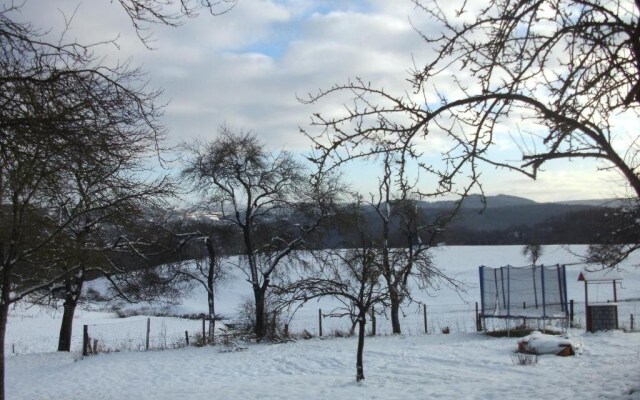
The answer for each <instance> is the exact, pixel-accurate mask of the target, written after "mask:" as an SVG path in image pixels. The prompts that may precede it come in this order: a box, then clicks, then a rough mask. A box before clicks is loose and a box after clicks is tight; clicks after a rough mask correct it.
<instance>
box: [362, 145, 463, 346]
mask: <svg viewBox="0 0 640 400" xmlns="http://www.w3.org/2000/svg"><path fill="white" fill-rule="evenodd" d="M381 158H382V161H381V163H382V167H383V173H382V176H381V177H380V180H379V185H378V193H377V195H373V194H372V195H371V201H370V203H369V204H370V205H371V206H372V207H373V208H374V210H375V212H376V215H377V216H378V217H379V219H380V221H381V230H380V232H379V233H378V234H377V235H376V234H372V238H374V239H375V240H374V243H375V245H376V246H377V247H378V251H379V252H380V254H379V262H380V266H381V271H382V277H383V278H384V281H385V283H386V285H387V290H388V292H389V311H390V317H391V318H390V319H391V327H392V332H393V333H395V334H399V333H402V327H401V325H400V313H401V309H400V308H401V306H402V304H403V303H404V302H405V301H406V300H407V299H410V298H411V291H410V286H409V281H410V279H411V278H413V279H414V280H415V281H416V282H417V284H418V286H419V287H420V288H422V289H425V290H426V289H428V288H429V287H431V286H435V285H437V284H439V283H440V282H445V283H446V284H448V285H452V286H453V287H455V288H456V289H460V286H459V284H458V283H457V282H456V281H455V280H453V279H450V278H447V277H446V276H445V275H444V274H443V273H442V271H440V270H439V269H438V268H436V266H434V265H433V263H432V260H431V256H430V253H429V250H430V248H431V247H432V245H433V243H434V241H435V240H436V238H437V237H438V234H439V233H440V232H441V231H442V230H444V228H445V226H446V224H447V223H448V222H449V221H450V220H451V218H453V215H454V214H455V212H456V209H455V208H453V209H452V210H447V211H446V212H443V213H442V214H441V215H438V216H434V218H433V221H431V222H429V221H428V220H427V219H426V218H425V217H424V215H422V213H421V212H420V210H419V209H418V202H417V201H416V200H415V199H413V198H412V197H414V196H415V193H416V192H417V190H416V189H415V185H412V184H410V182H409V180H408V178H407V177H406V172H405V168H406V163H405V161H404V160H403V159H402V158H400V159H398V157H396V155H395V154H394V153H391V152H387V153H384V154H382V155H381ZM396 235H397V236H400V237H399V238H397V237H395V236H396ZM392 240H393V241H394V242H395V243H399V244H400V247H397V246H396V247H393V246H392V244H391V243H392Z"/></svg>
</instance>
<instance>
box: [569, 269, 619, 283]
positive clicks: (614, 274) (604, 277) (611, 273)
mask: <svg viewBox="0 0 640 400" xmlns="http://www.w3.org/2000/svg"><path fill="white" fill-rule="evenodd" d="M622 279H623V278H622V274H621V273H620V271H616V270H612V269H603V270H599V271H586V270H585V271H582V272H580V275H579V276H578V280H579V281H586V282H598V281H600V282H602V281H621V280H622Z"/></svg>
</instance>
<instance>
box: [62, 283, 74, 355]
mask: <svg viewBox="0 0 640 400" xmlns="http://www.w3.org/2000/svg"><path fill="white" fill-rule="evenodd" d="M77 305H78V302H77V301H76V299H75V298H74V296H73V295H71V294H68V295H67V298H66V300H65V302H64V311H63V313H62V324H61V325H60V336H59V337H58V351H71V333H72V330H73V315H74V314H75V311H76V306H77Z"/></svg>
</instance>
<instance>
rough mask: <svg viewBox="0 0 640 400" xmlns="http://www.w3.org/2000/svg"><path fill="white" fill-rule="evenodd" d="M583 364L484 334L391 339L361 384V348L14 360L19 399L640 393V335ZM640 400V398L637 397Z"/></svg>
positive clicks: (11, 372) (375, 345)
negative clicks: (529, 354)
mask: <svg viewBox="0 0 640 400" xmlns="http://www.w3.org/2000/svg"><path fill="white" fill-rule="evenodd" d="M577 340H579V341H581V342H583V345H584V352H583V354H582V355H580V356H576V357H566V358H563V357H556V356H541V357H540V360H539V362H538V364H537V365H535V366H521V365H514V363H513V362H512V361H511V357H510V355H511V352H513V350H514V349H515V347H516V340H515V339H493V338H487V337H484V336H482V335H480V334H475V333H469V334H451V335H432V336H400V337H393V336H384V337H376V338H368V339H367V341H366V344H365V376H366V380H365V383H364V384H362V385H358V384H356V383H355V349H356V340H355V339H351V338H350V339H326V340H319V339H312V340H308V341H300V342H298V343H288V344H279V345H250V346H249V349H248V350H246V351H244V352H240V353H219V352H218V351H217V350H216V349H215V348H211V347H209V348H200V349H198V348H189V349H182V350H168V351H161V352H129V353H112V354H103V355H98V356H92V357H87V358H85V359H84V360H80V361H76V360H77V357H76V356H74V355H70V354H55V353H53V354H52V353H50V354H37V355H36V354H33V355H25V356H19V357H13V358H10V359H9V360H8V365H7V382H8V387H7V398H9V399H15V400H19V399H25V400H27V399H42V400H44V399H92V400H98V399H113V400H122V399H136V400H145V399H150V400H151V399H155V400H162V399H167V400H169V399H203V400H204V399H207V400H210V399H431V398H444V399H533V398H537V399H541V398H542V399H590V398H614V399H615V398H627V396H626V395H627V394H628V393H629V391H630V389H631V388H632V387H633V386H634V385H635V386H640V372H638V371H640V354H639V352H638V350H639V349H640V333H634V334H624V333H621V332H608V333H599V334H596V335H592V334H588V335H582V336H579V337H578V338H577ZM636 396H637V394H636ZM636 398H640V397H636Z"/></svg>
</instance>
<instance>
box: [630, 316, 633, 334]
mask: <svg viewBox="0 0 640 400" xmlns="http://www.w3.org/2000/svg"><path fill="white" fill-rule="evenodd" d="M630 328H631V329H630V330H631V332H633V314H631V326H630Z"/></svg>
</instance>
